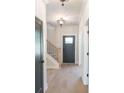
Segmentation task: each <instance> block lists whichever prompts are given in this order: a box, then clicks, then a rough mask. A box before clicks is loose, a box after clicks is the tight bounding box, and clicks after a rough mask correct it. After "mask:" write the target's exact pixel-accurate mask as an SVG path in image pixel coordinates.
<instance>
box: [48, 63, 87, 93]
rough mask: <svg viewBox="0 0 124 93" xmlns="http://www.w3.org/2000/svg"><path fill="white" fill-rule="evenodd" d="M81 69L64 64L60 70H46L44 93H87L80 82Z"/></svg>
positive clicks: (85, 87)
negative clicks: (46, 77) (46, 82)
mask: <svg viewBox="0 0 124 93" xmlns="http://www.w3.org/2000/svg"><path fill="white" fill-rule="evenodd" d="M81 76H82V68H81V67H79V66H77V65H71V64H64V65H62V67H61V69H58V70H48V90H47V91H46V93H88V87H87V86H84V85H83V83H82V81H81Z"/></svg>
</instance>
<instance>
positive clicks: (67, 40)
mask: <svg viewBox="0 0 124 93" xmlns="http://www.w3.org/2000/svg"><path fill="white" fill-rule="evenodd" d="M63 62H64V63H74V62H75V36H63Z"/></svg>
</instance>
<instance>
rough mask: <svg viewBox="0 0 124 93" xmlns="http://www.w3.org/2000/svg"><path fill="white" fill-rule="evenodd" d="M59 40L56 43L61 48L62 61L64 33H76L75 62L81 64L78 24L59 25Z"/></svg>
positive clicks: (57, 29)
mask: <svg viewBox="0 0 124 93" xmlns="http://www.w3.org/2000/svg"><path fill="white" fill-rule="evenodd" d="M56 31H57V41H56V45H57V47H58V48H61V53H62V54H61V63H62V62H63V35H75V63H76V64H79V61H78V31H79V26H78V25H68V26H63V27H59V26H58V27H57V28H56Z"/></svg>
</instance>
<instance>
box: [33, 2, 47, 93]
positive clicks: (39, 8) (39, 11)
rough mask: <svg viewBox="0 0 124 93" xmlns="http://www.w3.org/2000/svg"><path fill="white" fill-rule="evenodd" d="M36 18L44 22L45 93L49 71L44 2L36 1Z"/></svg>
mask: <svg viewBox="0 0 124 93" xmlns="http://www.w3.org/2000/svg"><path fill="white" fill-rule="evenodd" d="M35 16H36V17H38V18H39V19H41V20H42V21H43V39H44V91H45V90H46V89H47V70H46V53H47V51H46V48H47V47H46V39H47V24H46V4H45V2H44V1H43V0H36V1H35Z"/></svg>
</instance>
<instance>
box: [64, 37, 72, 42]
mask: <svg viewBox="0 0 124 93" xmlns="http://www.w3.org/2000/svg"><path fill="white" fill-rule="evenodd" d="M72 43H73V38H72V37H66V38H65V44H72Z"/></svg>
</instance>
